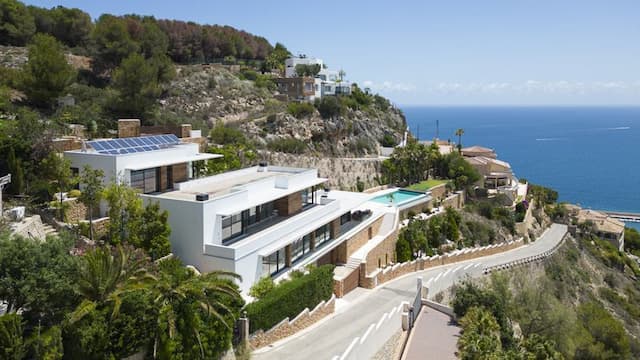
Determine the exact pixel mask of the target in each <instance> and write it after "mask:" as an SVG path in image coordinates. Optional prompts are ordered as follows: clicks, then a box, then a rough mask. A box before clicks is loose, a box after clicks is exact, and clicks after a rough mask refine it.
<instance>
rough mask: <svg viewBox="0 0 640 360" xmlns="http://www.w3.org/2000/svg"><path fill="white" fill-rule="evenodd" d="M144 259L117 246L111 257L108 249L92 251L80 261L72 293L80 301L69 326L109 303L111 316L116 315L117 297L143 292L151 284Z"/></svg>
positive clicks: (119, 298)
mask: <svg viewBox="0 0 640 360" xmlns="http://www.w3.org/2000/svg"><path fill="white" fill-rule="evenodd" d="M145 262H146V259H145V258H144V256H140V253H139V252H135V251H132V250H131V248H124V247H122V246H121V245H118V246H117V247H116V248H115V253H112V252H111V249H110V248H109V247H100V248H96V249H94V250H92V251H90V252H88V253H87V254H86V255H84V256H83V257H82V258H81V259H80V263H79V266H78V279H77V283H76V293H78V295H80V296H81V297H82V298H83V300H82V302H81V303H80V305H78V307H77V308H76V309H75V310H74V311H73V312H72V313H71V315H70V317H69V322H70V323H71V324H73V323H74V322H76V321H78V320H80V319H82V318H83V317H84V316H85V315H87V314H88V313H90V312H91V311H93V310H94V309H95V308H96V307H98V306H100V305H104V304H106V303H107V302H113V304H114V306H113V313H112V316H115V315H117V314H118V311H119V310H120V304H121V295H123V294H125V293H127V292H130V291H136V290H141V289H143V285H145V283H148V282H149V281H150V280H153V277H152V276H151V275H149V274H148V273H147V269H146V268H145V266H144V264H145Z"/></svg>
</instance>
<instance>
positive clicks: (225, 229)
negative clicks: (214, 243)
mask: <svg viewBox="0 0 640 360" xmlns="http://www.w3.org/2000/svg"><path fill="white" fill-rule="evenodd" d="M242 232H243V228H242V214H241V213H237V214H233V215H229V216H224V217H223V218H222V243H223V244H224V243H225V242H226V240H229V239H232V238H234V237H236V236H238V235H241V234H242Z"/></svg>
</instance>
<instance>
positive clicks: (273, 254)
mask: <svg viewBox="0 0 640 360" xmlns="http://www.w3.org/2000/svg"><path fill="white" fill-rule="evenodd" d="M64 156H65V158H67V159H69V160H70V161H71V166H72V169H74V171H80V170H81V169H82V167H83V166H84V165H90V166H91V167H92V168H94V169H96V168H97V169H102V170H103V172H104V174H105V176H104V179H103V181H104V182H105V183H108V182H110V181H113V180H114V179H118V181H123V182H124V183H126V184H128V185H130V186H131V187H134V188H136V189H138V190H139V191H140V193H141V195H140V196H141V197H142V198H143V200H144V201H145V203H151V202H158V203H159V205H160V207H161V208H162V209H164V210H168V212H169V224H170V226H171V229H172V231H171V236H170V241H171V247H172V252H173V253H174V254H175V255H176V256H178V257H180V258H181V259H182V260H183V262H184V263H185V264H187V265H193V266H195V267H196V268H197V269H198V270H199V271H201V272H209V271H213V270H226V271H233V272H236V273H238V274H240V275H241V276H242V282H241V283H240V287H241V289H242V290H243V292H246V291H248V289H249V288H250V287H251V285H253V283H255V282H256V281H257V280H258V279H260V278H261V277H263V276H271V277H273V278H276V279H277V278H280V277H283V276H286V274H287V273H288V272H289V270H292V269H299V268H302V267H304V266H306V265H308V264H315V265H323V264H328V263H332V264H336V265H341V266H343V267H344V266H345V265H347V264H351V267H350V268H348V269H347V270H348V271H347V272H348V273H349V274H354V275H352V277H355V279H356V283H355V285H356V286H357V279H358V274H359V271H360V264H361V263H366V262H370V263H371V264H370V265H369V269H371V268H374V269H375V268H380V267H384V266H386V265H387V264H390V263H393V262H394V261H395V236H397V228H398V223H399V217H400V211H401V210H403V209H404V210H405V211H406V209H408V208H409V207H417V206H420V207H424V206H426V205H425V204H426V202H428V201H430V199H431V197H430V196H429V195H428V194H424V193H401V194H400V193H399V194H398V195H397V200H396V202H395V203H390V200H389V199H392V198H393V196H390V195H389V194H388V193H389V192H390V191H393V190H387V191H386V194H384V195H381V194H380V193H376V194H365V193H357V192H349V191H336V190H329V189H325V186H324V184H325V182H326V181H327V179H326V178H323V177H320V176H318V172H317V170H316V169H301V168H293V167H278V166H270V165H267V164H266V163H261V164H260V165H259V166H254V167H250V168H245V169H241V170H236V171H230V172H226V173H223V174H219V175H214V176H209V177H204V178H197V179H194V178H193V173H192V171H191V169H192V164H193V163H194V162H196V161H202V160H208V159H214V158H217V157H220V155H215V154H205V153H200V152H199V150H198V145H197V144H193V143H183V142H182V141H181V139H179V138H177V137H176V136H174V135H155V136H138V137H126V138H118V139H104V140H93V141H88V142H86V144H85V145H84V146H83V147H82V148H81V149H77V150H70V151H65V152H64ZM101 212H102V214H104V213H105V212H106V206H105V205H103V206H102V208H101ZM374 254H375V255H374ZM343 272H344V271H343Z"/></svg>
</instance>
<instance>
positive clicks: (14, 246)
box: [0, 234, 76, 327]
mask: <svg viewBox="0 0 640 360" xmlns="http://www.w3.org/2000/svg"><path fill="white" fill-rule="evenodd" d="M72 246H73V240H72V239H71V238H70V237H66V236H61V237H59V238H58V237H50V238H47V240H46V241H43V242H39V241H34V240H33V239H25V238H22V237H11V236H9V235H8V234H4V235H0V300H2V301H4V302H6V303H7V304H8V306H7V311H8V312H17V311H20V312H21V313H22V315H23V317H24V318H25V319H26V320H27V321H28V322H29V324H28V325H29V327H33V326H35V325H37V324H38V322H41V323H42V325H50V324H53V323H56V322H59V321H60V320H62V317H63V314H64V313H65V312H66V311H68V310H69V309H71V308H73V306H74V303H75V300H76V298H75V296H74V295H73V289H72V284H73V280H72V273H73V271H74V270H75V268H74V261H73V260H74V259H73V257H72V256H71V255H70V254H69V251H70V250H71V247H72Z"/></svg>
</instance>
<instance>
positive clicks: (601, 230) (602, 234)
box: [565, 205, 624, 251]
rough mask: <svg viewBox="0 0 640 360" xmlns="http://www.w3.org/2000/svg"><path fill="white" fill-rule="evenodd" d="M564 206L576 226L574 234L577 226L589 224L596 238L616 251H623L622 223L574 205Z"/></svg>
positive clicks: (603, 214)
mask: <svg viewBox="0 0 640 360" xmlns="http://www.w3.org/2000/svg"><path fill="white" fill-rule="evenodd" d="M565 206H566V208H567V209H568V210H569V215H571V216H572V217H573V219H574V220H575V223H576V224H577V225H578V226H577V227H575V226H574V227H573V232H574V234H575V232H576V231H579V229H580V226H579V225H581V224H587V223H590V224H592V225H593V229H591V230H592V231H594V232H595V235H596V236H598V237H599V238H602V239H604V240H607V241H609V242H610V243H611V244H613V246H615V247H616V249H618V250H620V251H624V222H622V221H620V220H618V219H614V218H612V217H611V216H609V215H607V214H605V213H601V212H599V211H595V210H589V209H582V208H581V207H579V206H575V205H565Z"/></svg>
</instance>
